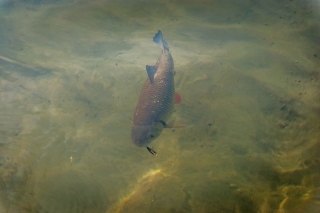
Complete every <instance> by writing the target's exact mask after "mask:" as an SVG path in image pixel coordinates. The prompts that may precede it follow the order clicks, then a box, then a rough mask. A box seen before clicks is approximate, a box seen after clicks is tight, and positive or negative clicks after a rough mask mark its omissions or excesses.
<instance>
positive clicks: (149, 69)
mask: <svg viewBox="0 0 320 213" xmlns="http://www.w3.org/2000/svg"><path fill="white" fill-rule="evenodd" d="M146 70H147V73H148V76H149V80H150V83H151V84H152V83H153V81H154V74H156V72H157V67H156V66H149V65H147V66H146Z"/></svg>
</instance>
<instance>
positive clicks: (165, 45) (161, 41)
mask: <svg viewBox="0 0 320 213" xmlns="http://www.w3.org/2000/svg"><path fill="white" fill-rule="evenodd" d="M153 41H154V42H155V43H157V44H159V45H160V46H161V48H162V49H167V50H169V46H168V43H167V42H166V41H165V40H164V39H163V36H162V32H161V31H160V30H158V32H157V33H156V35H155V36H154V37H153Z"/></svg>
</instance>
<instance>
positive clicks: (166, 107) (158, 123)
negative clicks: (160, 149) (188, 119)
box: [131, 30, 175, 154]
mask: <svg viewBox="0 0 320 213" xmlns="http://www.w3.org/2000/svg"><path fill="white" fill-rule="evenodd" d="M153 41H154V42H155V43H157V44H158V45H159V46H160V47H161V54H160V56H159V58H158V60H157V62H156V64H155V65H154V66H149V65H146V70H147V74H148V78H147V80H146V81H145V83H144V85H143V88H142V90H141V93H140V97H139V100H138V103H137V106H136V108H135V111H134V115H133V120H132V126H131V140H132V142H133V143H134V144H135V145H137V146H138V147H143V146H145V147H147V145H148V144H149V143H151V142H152V141H153V140H155V139H156V138H157V137H158V136H159V135H160V134H161V132H162V130H163V129H164V128H166V127H167V122H168V120H169V119H170V117H171V115H172V113H173V110H174V99H175V87H174V74H175V71H174V63H173V58H172V56H171V54H170V52H169V46H168V44H167V42H166V41H165V40H164V39H163V35H162V32H161V31H160V30H159V31H158V32H157V33H156V35H155V36H154V37H153ZM147 149H148V151H149V152H150V153H151V154H156V152H155V151H154V150H152V149H150V148H149V147H147Z"/></svg>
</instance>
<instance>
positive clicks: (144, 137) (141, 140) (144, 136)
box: [131, 122, 164, 147]
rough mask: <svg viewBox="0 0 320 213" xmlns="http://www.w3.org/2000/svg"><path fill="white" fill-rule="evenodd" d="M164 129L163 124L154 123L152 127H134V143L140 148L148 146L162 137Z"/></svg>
mask: <svg viewBox="0 0 320 213" xmlns="http://www.w3.org/2000/svg"><path fill="white" fill-rule="evenodd" d="M163 128H164V126H163V124H162V123H161V122H154V123H152V124H151V125H132V128H131V139H132V142H133V143H134V144H135V145H137V146H140V147H142V146H147V145H148V144H149V143H150V142H151V141H153V140H154V139H156V138H157V137H158V136H159V135H160V133H161V132H162V130H163Z"/></svg>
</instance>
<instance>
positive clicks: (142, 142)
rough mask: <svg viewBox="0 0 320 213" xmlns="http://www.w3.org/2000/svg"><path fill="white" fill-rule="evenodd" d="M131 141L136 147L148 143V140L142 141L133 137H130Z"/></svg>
mask: <svg viewBox="0 0 320 213" xmlns="http://www.w3.org/2000/svg"><path fill="white" fill-rule="evenodd" d="M132 142H133V144H134V145H136V146H138V147H143V146H146V145H148V144H149V141H142V140H136V139H134V138H132Z"/></svg>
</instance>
